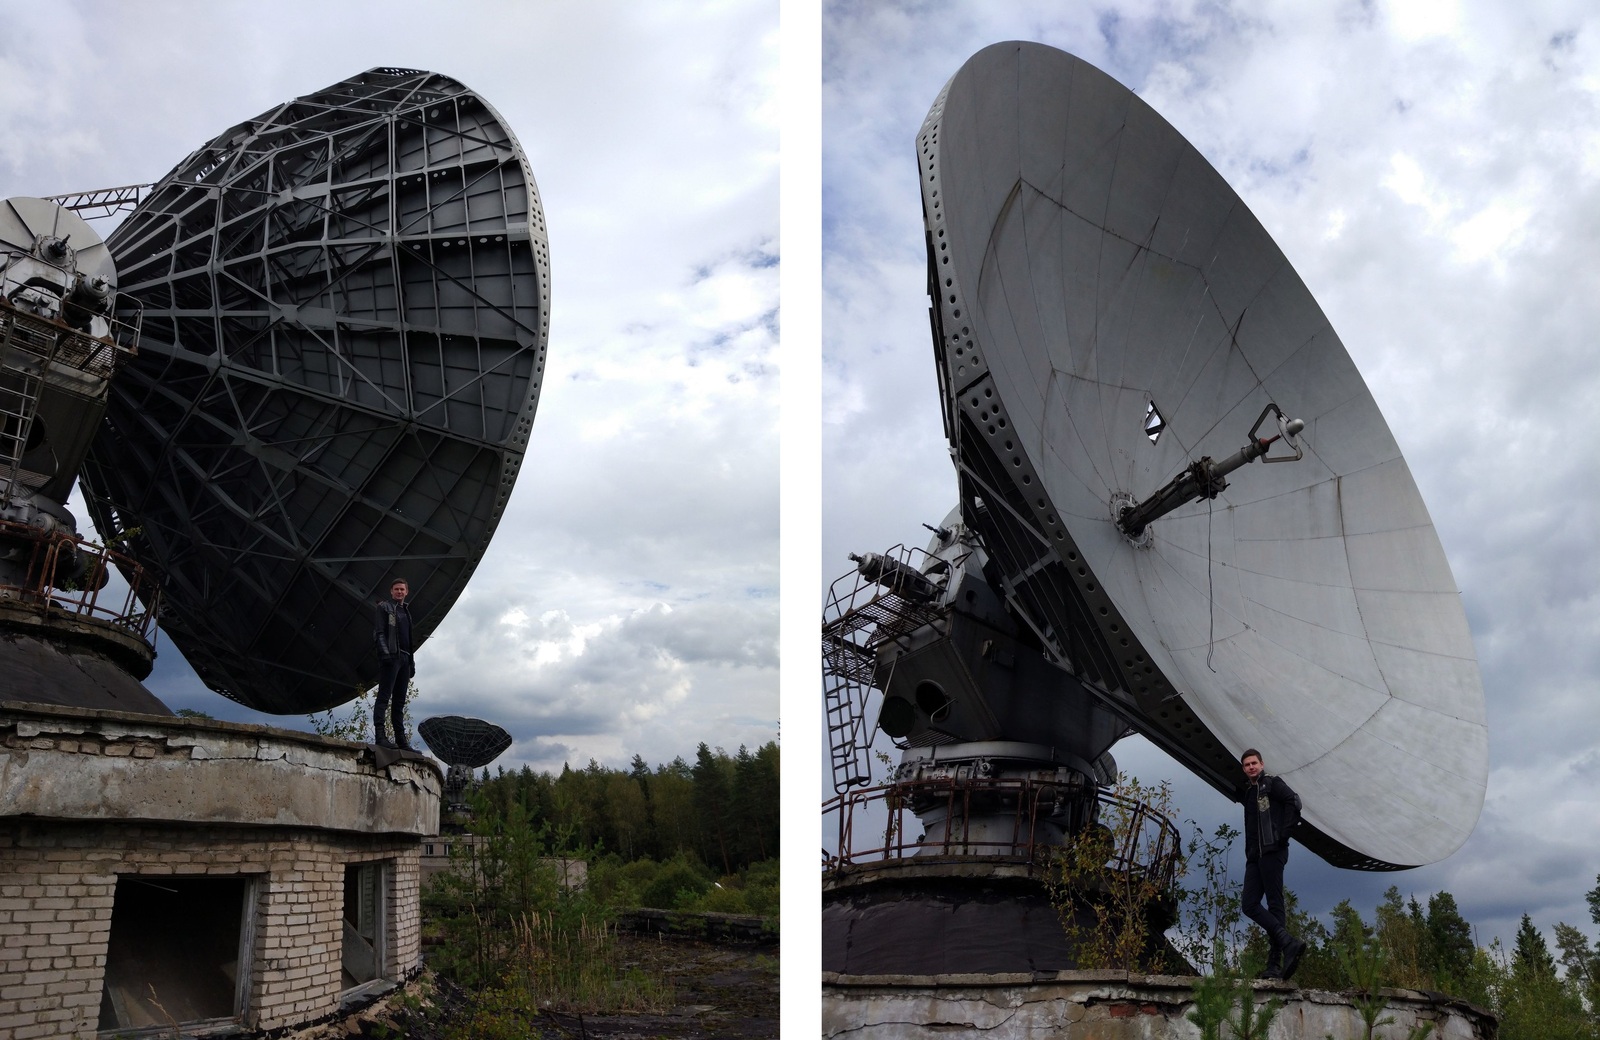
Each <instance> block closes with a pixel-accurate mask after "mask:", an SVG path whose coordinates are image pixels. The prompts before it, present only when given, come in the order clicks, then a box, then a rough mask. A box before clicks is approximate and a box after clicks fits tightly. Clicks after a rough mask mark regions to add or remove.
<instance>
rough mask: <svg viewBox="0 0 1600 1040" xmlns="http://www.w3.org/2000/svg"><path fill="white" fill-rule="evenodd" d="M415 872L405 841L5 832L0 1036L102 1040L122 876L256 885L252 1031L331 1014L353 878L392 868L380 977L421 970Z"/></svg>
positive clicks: (414, 853) (112, 829) (0, 843)
mask: <svg viewBox="0 0 1600 1040" xmlns="http://www.w3.org/2000/svg"><path fill="white" fill-rule="evenodd" d="M109 751H110V749H109V748H107V752H108V753H109ZM133 753H134V754H137V753H138V751H137V749H135V750H134V752H133ZM418 859H419V857H418V841H417V840H416V839H414V838H410V837H399V838H394V837H375V836H368V835H357V834H343V833H338V832H330V831H321V832H317V831H309V830H304V829H298V830H287V829H282V828H278V829H273V828H242V827H233V828H217V827H183V828H177V827H173V828H159V827H152V826H147V825H141V824H128V825H121V824H112V823H93V824H91V823H45V822H38V821H29V822H21V821H18V820H15V819H6V820H0V1036H6V1037H14V1038H16V1040H28V1038H32V1037H92V1036H94V1034H95V1031H96V1027H97V1025H98V1021H99V1013H100V995H101V989H102V985H103V981H104V974H105V958H106V943H107V940H108V939H109V937H110V933H111V913H112V904H113V900H114V896H115V892H116V881H117V876H118V875H119V874H170V875H177V876H182V875H200V874H204V875H211V876H228V875H251V876H255V877H257V878H259V879H260V880H259V885H258V887H257V898H256V906H255V926H254V943H253V948H252V950H251V951H250V954H249V962H250V966H251V976H250V977H251V982H250V995H249V998H248V1000H247V1003H246V1024H247V1025H250V1026H252V1027H254V1028H259V1029H273V1028H277V1027H280V1026H286V1025H297V1024H300V1023H302V1022H306V1021H309V1020H311V1019H315V1018H320V1017H321V1016H323V1015H327V1014H331V1013H333V1012H334V1011H336V1010H337V1008H338V997H339V992H340V977H339V972H340V955H341V952H342V944H343V924H342V920H343V910H344V906H343V904H344V870H345V866H346V864H349V863H364V862H371V861H374V860H392V861H393V867H392V869H391V870H390V871H389V888H388V892H387V893H386V896H387V898H386V900H385V906H386V908H387V912H388V920H387V921H386V922H385V923H386V928H387V934H388V957H387V958H386V961H385V964H384V972H385V975H387V976H388V977H391V978H396V977H400V976H404V975H408V974H410V973H411V972H412V971H414V970H415V969H416V968H417V966H418V965H419V963H420V957H421V915H420V907H419V902H418V898H419V891H418V880H419V870H418Z"/></svg>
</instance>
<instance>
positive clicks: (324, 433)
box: [83, 68, 550, 714]
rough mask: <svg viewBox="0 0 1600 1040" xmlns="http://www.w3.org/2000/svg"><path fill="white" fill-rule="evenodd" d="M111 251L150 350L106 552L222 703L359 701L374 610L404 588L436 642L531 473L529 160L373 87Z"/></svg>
mask: <svg viewBox="0 0 1600 1040" xmlns="http://www.w3.org/2000/svg"><path fill="white" fill-rule="evenodd" d="M108 244H109V246H110V249H111V252H112V255H113V256H114V258H115V260H116V265H117V269H118V271H119V272H120V273H121V277H122V289H123V291H124V292H125V293H126V294H128V295H130V296H132V297H134V298H136V299H137V300H139V301H140V303H141V304H142V305H143V308H144V335H143V338H142V340H141V344H140V346H141V349H140V353H139V355H138V357H137V358H136V359H134V360H132V361H131V362H130V363H129V364H127V365H125V366H124V367H123V369H122V371H121V372H120V373H119V376H118V380H117V382H116V383H115V384H114V386H113V389H112V394H111V400H110V403H109V407H108V410H107V414H106V419H105V424H104V428H103V429H102V431H101V434H100V435H99V437H98V438H97V439H96V441H95V444H94V447H93V449H92V451H91V452H90V454H89V458H88V460H87V463H86V465H85V467H84V472H83V477H84V487H85V494H86V498H87V500H88V503H89V509H90V512H91V514H92V515H93V517H94V520H95V523H96V525H97V526H98V527H99V529H100V531H101V533H102V534H103V535H104V536H105V538H106V539H107V540H108V541H109V542H116V543H118V544H120V545H123V546H125V547H126V551H127V552H128V553H129V554H130V555H132V556H133V557H134V558H135V559H137V560H139V561H140V562H141V563H143V564H144V565H145V566H147V567H149V568H151V569H153V570H155V571H156V572H158V573H160V574H161V575H162V576H163V579H164V588H163V602H164V614H163V619H162V620H163V628H165V629H166V631H167V633H168V635H169V636H170V637H171V639H172V640H173V642H174V643H175V644H177V646H178V647H179V648H180V649H181V650H182V651H183V653H184V656H185V657H186V658H187V659H188V660H189V662H190V663H191V664H192V665H193V666H194V668H195V671H196V672H197V673H198V674H199V675H200V677H201V678H202V679H203V680H204V681H205V682H206V684H207V685H208V686H210V687H211V688H212V689H214V690H217V691H218V692H221V693H223V694H225V695H227V696H229V697H231V698H233V699H234V700H237V701H240V702H242V703H244V704H247V705H249V706H251V707H253V708H257V709H259V710H262V711H267V712H274V713H282V714H292V713H302V712H310V711H316V710H321V709H324V708H327V707H330V706H332V705H335V704H339V703H341V702H343V701H346V700H348V699H350V697H352V696H353V695H354V694H355V693H356V692H358V691H359V690H360V689H361V688H363V687H364V686H365V685H367V684H368V683H369V682H370V681H371V679H372V677H371V676H370V675H367V674H366V666H368V665H370V664H371V661H370V658H371V653H370V644H371V635H370V633H371V629H372V624H373V621H372V617H373V602H374V601H375V600H376V599H377V598H379V597H381V596H382V594H383V590H384V589H386V588H387V587H388V584H389V582H390V579H391V578H392V577H396V576H398V577H404V578H406V579H407V580H408V581H409V583H410V586H411V593H412V602H413V605H414V617H415V631H414V638H415V640H416V641H417V642H419V643H420V642H421V641H422V640H423V639H425V638H426V637H427V635H428V633H429V632H431V631H432V629H433V628H434V627H435V626H436V625H437V624H438V622H439V621H440V619H441V618H442V617H443V616H444V614H445V612H446V611H447V610H448V609H449V607H450V606H451V604H452V603H453V602H454V601H455V599H456V598H457V596H459V595H460V593H461V591H462V589H463V587H464V586H465V584H466V582H467V579H468V578H469V577H470V576H471V574H472V571H473V569H474V568H475V567H476V565H477V563H478V560H479V559H480V558H481V557H482V555H483V553H484V551H485V549H486V547H487V545H488V541H489V538H490V536H491V535H492V534H493V532H494V530H495V527H496V525H497V524H498V522H499V520H500V517H501V515H502V514H503V512H504V510H505V506H506V501H507V499H508V497H509V495H510V493H511V488H512V484H513V482H514V481H515V479H516V475H517V471H518V468H519V467H520V465H521V461H522V455H523V452H524V450H525V448H526V445H527V440H528V433H529V428H530V426H531V425H532V422H533V417H534V410H535V406H536V404H537V402H538V397H539V388H540V386H541V384H542V382H543V374H544V362H545V347H546V340H547V336H548V331H549V309H550V273H549V249H548V242H547V237H546V231H545V226H544V216H543V213H542V211H541V209H540V204H539V196H538V190H537V187H536V186H535V183H534V179H533V175H532V173H531V171H530V170H529V167H528V162H527V158H526V156H525V155H524V154H523V152H522V149H521V147H520V146H519V145H518V143H517V141H516V138H515V137H514V136H513V135H512V132H511V130H510V128H509V127H507V126H506V125H505V123H504V122H503V121H502V120H501V118H500V117H499V116H498V115H497V114H496V112H495V111H494V109H493V108H491V107H490V106H489V105H488V103H487V102H485V101H484V100H483V99H482V98H481V97H479V96H478V95H477V94H475V93H473V92H472V91H470V90H468V89H467V88H466V87H465V86H463V85H462V84H460V83H458V82H457V81H455V80H453V79H450V78H448V77H445V76H441V75H437V74H435V73H429V72H421V71H414V70H408V69H392V68H378V69H372V70H370V71H368V72H365V73H362V74H361V75H358V76H354V77H351V78H350V79H347V80H344V81H342V82H340V83H336V84H334V85H333V86H331V87H328V88H327V89H325V90H321V91H317V92H316V93H313V94H309V95H306V96H304V97H300V98H296V99H294V100H293V101H290V102H287V103H285V104H282V105H279V106H276V107H274V108H272V109H271V110H269V111H267V112H264V113H262V114H261V115H260V116H257V117H256V118H254V119H250V120H247V121H245V122H243V123H240V124H239V125H238V126H235V127H233V128H231V129H229V130H226V131H224V132H223V133H221V134H219V135H218V136H217V137H216V138H214V139H213V140H211V141H210V142H208V143H206V144H205V145H204V146H202V147H201V148H199V149H198V150H197V151H195V152H194V153H193V154H192V155H190V156H189V157H188V158H186V159H185V160H184V161H183V162H181V163H179V164H178V166H177V167H176V168H174V169H173V170H172V172H171V173H169V174H167V176H166V177H164V178H163V179H162V180H161V181H160V182H159V183H158V184H157V185H156V186H155V188H154V189H153V190H152V191H151V192H150V193H149V194H148V196H147V197H146V198H145V199H144V201H143V202H142V203H140V205H139V206H138V207H137V209H136V210H135V211H134V212H133V213H132V214H131V215H130V216H129V217H128V218H127V219H126V221H125V222H124V223H123V224H122V225H121V226H120V227H118V228H117V230H116V231H115V232H114V233H113V234H112V235H111V237H110V240H109V243H108Z"/></svg>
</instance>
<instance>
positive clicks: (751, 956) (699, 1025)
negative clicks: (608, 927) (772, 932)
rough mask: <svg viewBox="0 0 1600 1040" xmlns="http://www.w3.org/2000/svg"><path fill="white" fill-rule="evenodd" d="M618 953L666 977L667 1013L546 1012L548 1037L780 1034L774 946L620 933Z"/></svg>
mask: <svg viewBox="0 0 1600 1040" xmlns="http://www.w3.org/2000/svg"><path fill="white" fill-rule="evenodd" d="M622 942H623V945H624V952H623V959H624V960H625V962H627V963H628V964H630V965H638V966H639V967H640V968H641V969H643V970H644V971H645V972H646V973H648V974H651V975H657V976H659V977H661V978H663V979H665V980H666V981H667V982H669V983H671V985H672V987H673V991H674V993H675V995H676V997H677V1007H675V1008H673V1010H672V1013H671V1014H667V1015H608V1016H602V1015H584V1016H582V1018H581V1020H580V1018H579V1017H578V1016H576V1015H564V1014H563V1015H557V1014H551V1015H547V1016H545V1020H546V1021H548V1022H549V1023H550V1026H551V1029H550V1030H549V1032H548V1033H547V1034H546V1035H547V1036H548V1037H551V1038H552V1040H553V1038H555V1037H561V1038H563V1040H568V1038H572V1040H643V1038H645V1037H650V1038H657V1037H659V1038H670V1040H712V1038H717V1040H724V1038H725V1040H754V1038H758V1037H776V1036H777V1035H778V948H777V947H775V946H766V947H760V946H752V945H716V944H712V943H706V942H700V941H698V940H693V939H683V938H675V937H672V936H631V937H624V938H623V940H622Z"/></svg>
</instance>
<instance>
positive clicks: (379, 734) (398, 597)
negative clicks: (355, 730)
mask: <svg viewBox="0 0 1600 1040" xmlns="http://www.w3.org/2000/svg"><path fill="white" fill-rule="evenodd" d="M410 592H411V589H410V587H409V586H408V585H406V580H405V579H404V578H396V579H395V580H394V582H393V583H392V584H390V586H389V598H388V599H387V600H379V601H378V619H377V624H376V626H375V627H374V628H373V630H372V641H373V643H374V644H375V645H376V646H377V648H378V702H377V703H376V704H374V705H373V706H372V739H373V743H375V744H377V745H378V746H379V747H386V748H392V747H400V748H404V749H405V750H406V751H410V750H411V745H410V744H409V743H407V742H406V722H405V716H406V689H407V687H408V686H409V684H410V681H411V677H412V676H413V675H415V674H417V668H416V664H415V663H414V662H413V661H412V659H411V608H410V607H409V606H407V605H406V596H408V595H409V594H410ZM385 719H389V720H392V722H393V727H392V728H393V731H394V739H393V740H390V739H389V736H388V734H386V733H385V732H384V720H385Z"/></svg>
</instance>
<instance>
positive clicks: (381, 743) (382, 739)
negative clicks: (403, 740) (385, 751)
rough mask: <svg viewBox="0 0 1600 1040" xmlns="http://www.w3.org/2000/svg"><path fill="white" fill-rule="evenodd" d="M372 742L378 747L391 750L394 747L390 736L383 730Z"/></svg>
mask: <svg viewBox="0 0 1600 1040" xmlns="http://www.w3.org/2000/svg"><path fill="white" fill-rule="evenodd" d="M372 742H373V743H374V744H376V745H377V746H378V747H383V748H391V749H392V748H393V747H394V741H392V740H390V739H389V734H387V733H385V732H383V731H382V730H379V731H378V735H377V736H375V737H373V738H372Z"/></svg>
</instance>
